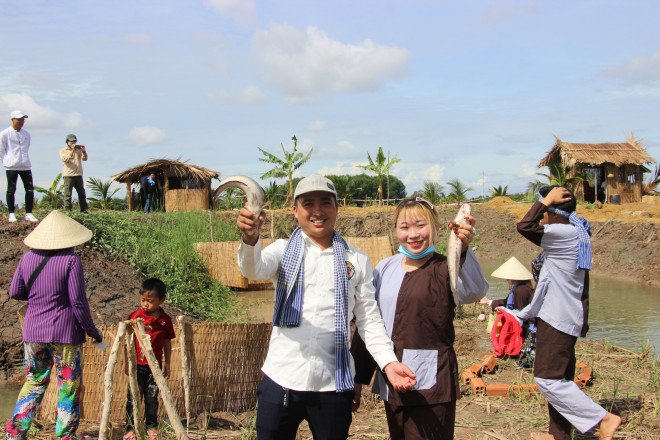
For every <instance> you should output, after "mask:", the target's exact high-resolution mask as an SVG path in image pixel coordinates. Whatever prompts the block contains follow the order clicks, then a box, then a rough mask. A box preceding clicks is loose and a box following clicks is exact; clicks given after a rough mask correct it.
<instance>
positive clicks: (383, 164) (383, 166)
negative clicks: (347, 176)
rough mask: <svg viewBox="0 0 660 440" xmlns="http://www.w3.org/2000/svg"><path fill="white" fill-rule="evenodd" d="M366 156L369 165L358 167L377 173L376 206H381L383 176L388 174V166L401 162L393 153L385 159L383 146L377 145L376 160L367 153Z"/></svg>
mask: <svg viewBox="0 0 660 440" xmlns="http://www.w3.org/2000/svg"><path fill="white" fill-rule="evenodd" d="M367 158H368V159H369V165H360V168H363V169H365V170H367V171H373V172H374V173H376V174H377V175H378V206H383V176H385V175H387V174H389V172H390V167H391V166H392V165H394V164H395V163H397V162H401V160H400V159H397V158H396V154H395V155H394V157H393V158H392V159H390V160H389V161H387V158H386V157H385V155H384V154H383V147H378V154H377V155H376V161H374V160H373V159H371V155H370V154H369V153H367Z"/></svg>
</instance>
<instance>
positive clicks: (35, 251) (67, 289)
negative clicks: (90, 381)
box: [6, 211, 103, 440]
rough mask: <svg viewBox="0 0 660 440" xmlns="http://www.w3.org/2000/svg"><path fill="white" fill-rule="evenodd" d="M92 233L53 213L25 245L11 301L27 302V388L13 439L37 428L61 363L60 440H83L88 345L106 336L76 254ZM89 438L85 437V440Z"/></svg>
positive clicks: (10, 432)
mask: <svg viewBox="0 0 660 440" xmlns="http://www.w3.org/2000/svg"><path fill="white" fill-rule="evenodd" d="M91 238H92V231H90V230H89V229H87V228H85V227H84V226H82V225H81V224H79V223H78V222H76V221H75V220H73V219H72V218H70V217H68V216H67V215H65V214H63V213H61V212H59V211H53V212H51V213H50V214H48V216H46V217H45V218H44V219H43V220H42V221H41V223H39V225H37V227H36V228H34V230H33V231H32V232H31V233H30V234H29V235H28V236H27V237H25V240H23V242H24V243H25V244H26V245H27V246H28V247H30V248H32V249H31V250H30V251H29V252H28V253H27V254H25V255H24V256H23V257H22V258H21V260H20V261H19V263H18V267H17V268H16V272H15V273H14V277H13V279H12V282H11V286H10V287H9V296H10V297H11V298H13V299H17V300H19V301H27V311H26V312H25V318H24V320H23V344H24V352H25V357H24V364H25V375H26V377H25V384H24V385H23V388H22V389H21V392H20V394H19V395H18V400H17V402H16V407H15V408H14V414H13V416H12V418H11V419H10V420H9V423H8V424H7V429H6V438H7V439H22V438H24V437H25V435H26V434H27V432H28V430H29V429H30V425H31V424H32V419H33V418H34V416H35V414H36V412H37V410H38V409H39V404H40V403H41V399H42V398H43V395H44V392H45V391H46V388H47V387H48V381H49V380H50V371H51V369H52V367H53V364H55V368H56V371H57V378H58V387H59V399H58V402H57V424H56V427H55V434H56V436H57V438H58V439H71V440H75V439H80V438H81V437H79V436H78V435H76V430H77V429H78V423H79V420H80V393H81V390H82V388H81V385H82V363H81V359H82V343H83V342H84V341H85V334H87V335H88V336H90V337H91V338H93V339H94V340H95V341H96V342H101V341H102V340H103V335H102V334H101V332H100V331H99V330H98V329H97V328H96V326H95V325H94V321H93V320H92V315H91V312H90V310H89V303H88V302H87V295H86V293H85V280H84V277H83V268H82V263H81V261H80V258H78V257H77V256H76V255H75V254H74V251H73V248H74V247H75V246H78V245H81V244H83V243H85V242H86V241H88V240H89V239H91ZM82 438H84V436H83V437H82Z"/></svg>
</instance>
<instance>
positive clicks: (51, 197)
mask: <svg viewBox="0 0 660 440" xmlns="http://www.w3.org/2000/svg"><path fill="white" fill-rule="evenodd" d="M60 180H62V173H59V174H58V175H57V177H55V180H53V183H52V184H51V185H50V188H42V187H40V186H35V187H34V190H35V191H37V192H40V193H42V194H44V197H43V198H42V199H41V201H40V204H42V205H45V204H48V205H50V207H51V208H53V209H57V208H59V207H63V206H64V183H62V184H60ZM58 185H59V186H58Z"/></svg>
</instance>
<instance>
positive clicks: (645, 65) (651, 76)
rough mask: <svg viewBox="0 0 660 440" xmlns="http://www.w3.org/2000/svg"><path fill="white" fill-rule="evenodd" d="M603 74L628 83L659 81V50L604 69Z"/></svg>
mask: <svg viewBox="0 0 660 440" xmlns="http://www.w3.org/2000/svg"><path fill="white" fill-rule="evenodd" d="M603 74H604V75H605V76H609V77H613V78H620V79H624V80H626V81H628V82H630V83H642V84H647V83H648V84H650V83H654V82H656V81H660V52H657V53H654V54H653V55H650V56H644V57H635V58H631V59H630V60H629V61H628V62H627V63H626V64H624V65H621V66H618V67H614V68H612V69H608V70H605V71H603Z"/></svg>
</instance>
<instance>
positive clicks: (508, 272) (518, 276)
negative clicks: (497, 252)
mask: <svg viewBox="0 0 660 440" xmlns="http://www.w3.org/2000/svg"><path fill="white" fill-rule="evenodd" d="M490 275H491V276H493V277H495V278H503V279H505V280H517V281H521V280H531V279H532V278H533V276H532V273H531V272H530V271H529V270H527V268H526V267H525V266H523V264H522V263H521V262H520V261H518V259H517V258H516V257H511V258H509V259H508V260H507V262H506V263H504V264H503V265H501V266H500V267H498V268H497V269H495V272H493V273H492V274H490Z"/></svg>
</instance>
